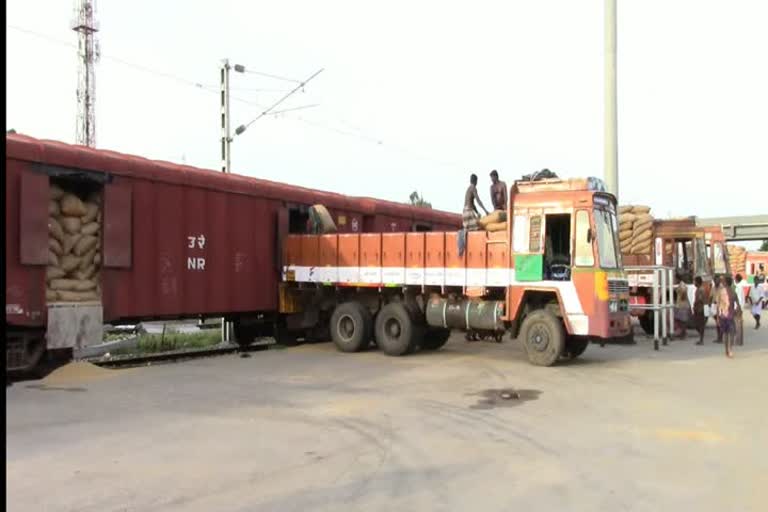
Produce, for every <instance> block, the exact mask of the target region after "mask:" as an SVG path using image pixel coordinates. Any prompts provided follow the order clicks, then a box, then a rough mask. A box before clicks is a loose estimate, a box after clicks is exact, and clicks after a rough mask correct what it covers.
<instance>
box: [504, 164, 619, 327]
mask: <svg viewBox="0 0 768 512" xmlns="http://www.w3.org/2000/svg"><path fill="white" fill-rule="evenodd" d="M510 198H511V199H512V200H511V206H510V215H509V218H510V219H511V220H512V222H511V223H510V232H511V237H510V239H511V241H512V247H511V252H512V254H513V255H514V256H513V258H514V261H513V262H512V263H513V270H512V272H513V276H514V279H513V286H511V287H510V289H509V304H510V307H509V314H510V317H512V316H514V317H516V318H521V316H522V314H521V313H522V312H520V311H517V309H518V308H517V307H516V305H517V304H519V303H520V302H525V300H524V298H523V296H524V295H526V294H527V295H528V296H529V300H530V297H531V296H535V294H538V293H546V292H545V290H551V291H552V292H556V295H557V298H558V303H559V305H560V306H559V307H560V311H559V315H560V316H561V317H562V318H563V322H564V324H565V326H566V329H567V332H568V334H569V336H570V337H572V338H578V337H591V338H596V339H603V340H606V339H615V338H621V337H624V336H626V335H628V334H629V331H630V322H629V313H628V310H629V285H628V282H627V279H626V276H625V275H624V272H623V268H622V258H621V253H620V252H619V240H618V221H617V214H616V200H615V198H614V196H612V195H611V194H608V193H606V192H605V188H604V186H603V184H602V182H601V181H600V180H597V179H594V178H589V179H568V180H560V179H548V180H541V181H531V182H522V181H520V182H517V183H516V184H515V186H514V187H513V189H512V192H511V193H510Z"/></svg>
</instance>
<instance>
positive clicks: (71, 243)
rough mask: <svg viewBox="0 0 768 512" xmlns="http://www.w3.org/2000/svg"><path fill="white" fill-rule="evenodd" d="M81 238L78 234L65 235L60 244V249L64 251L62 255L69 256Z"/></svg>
mask: <svg viewBox="0 0 768 512" xmlns="http://www.w3.org/2000/svg"><path fill="white" fill-rule="evenodd" d="M81 238H83V235H81V234H80V233H77V234H75V235H67V236H65V237H64V243H63V244H62V249H64V254H69V253H71V252H72V249H74V248H75V246H76V245H77V242H79V241H80V239H81Z"/></svg>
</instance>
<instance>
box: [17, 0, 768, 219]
mask: <svg viewBox="0 0 768 512" xmlns="http://www.w3.org/2000/svg"><path fill="white" fill-rule="evenodd" d="M73 4H74V1H70V0H9V1H8V2H7V25H8V31H7V75H6V76H7V82H6V85H7V89H6V90H7V92H6V94H7V96H6V100H7V118H6V127H7V128H14V129H16V130H17V131H18V132H20V133H25V134H28V135H32V136H35V137H39V138H49V139H57V140H61V141H65V142H74V140H75V118H76V116H75V114H76V107H77V104H76V97H75V90H76V87H77V56H76V49H75V45H76V42H77V39H76V34H75V33H74V32H73V31H72V30H71V29H70V28H69V25H70V20H71V18H72V15H73V9H72V7H73ZM97 20H98V22H99V26H100V32H99V36H98V38H99V42H100V46H101V52H102V59H101V61H100V62H99V63H98V64H97V66H96V83H97V94H96V97H97V100H96V102H97V110H96V112H97V114H96V115H97V147H100V148H104V149H111V150H115V151H121V152H125V153H132V154H137V155H142V156H145V157H148V158H153V159H160V160H169V161H173V162H186V163H187V164H189V165H195V166H198V167H203V168H210V169H218V168H219V167H220V162H219V137H220V131H219V103H218V102H219V99H218V94H217V93H216V91H214V92H211V91H207V90H204V89H201V88H199V87H195V86H194V83H200V84H203V85H205V86H210V87H212V88H214V89H215V88H217V87H218V67H219V62H220V60H221V59H222V58H229V59H230V61H231V62H232V63H233V64H234V63H239V64H243V65H245V66H246V67H247V68H248V69H251V70H254V71H260V72H264V73H269V74H274V75H280V76H285V77H289V78H293V79H297V80H300V79H302V78H305V77H307V76H309V75H310V74H312V73H313V72H315V71H316V70H318V69H320V68H324V69H325V71H324V72H323V73H322V74H320V75H319V76H318V77H317V78H316V79H315V80H313V81H312V82H311V83H310V84H308V85H307V87H306V88H305V92H303V93H300V94H297V95H295V96H294V97H291V98H290V99H288V100H287V101H286V102H285V103H284V104H283V105H281V107H280V108H292V107H298V106H303V105H308V104H315V103H318V104H319V106H318V107H314V108H310V109H306V110H300V111H295V112H290V113H285V114H282V115H281V116H278V117H265V118H262V119H260V120H259V121H257V122H256V123H254V124H253V125H252V126H251V127H250V128H249V129H248V130H247V131H246V132H245V133H244V134H242V135H241V136H239V137H236V139H235V142H234V143H233V158H232V167H233V172H236V173H239V174H244V175H249V176H257V177H261V178H266V179H272V180H278V181H283V182H288V183H295V184H299V185H303V186H308V187H316V188H321V189H326V190H332V191H336V192H341V193H345V194H353V195H367V196H374V197H380V198H384V199H390V200H395V201H407V200H408V195H409V193H410V192H411V191H413V190H415V189H416V190H419V191H420V192H421V193H422V194H423V195H424V196H425V198H426V199H427V200H429V201H431V202H432V204H433V206H434V207H436V208H440V209H444V210H449V211H456V212H458V211H460V209H461V204H462V198H463V193H464V189H465V187H466V184H467V181H468V175H469V173H470V172H476V173H477V174H478V175H479V176H480V190H481V192H482V193H483V196H482V199H483V201H484V202H486V203H490V198H489V197H488V193H487V188H488V185H489V183H488V179H489V178H488V173H489V172H490V171H491V170H492V169H498V170H499V173H500V174H501V177H502V179H505V180H507V181H508V182H511V181H512V180H513V179H515V178H517V177H519V176H520V175H522V174H524V173H528V172H531V171H535V170H539V169H542V168H545V167H546V168H549V169H552V170H554V171H556V172H558V173H559V174H560V175H562V176H599V177H602V173H603V148H602V143H603V1H602V0H537V1H535V2H534V1H530V0H526V1H523V0H508V1H506V2H504V1H475V2H471V4H470V3H469V2H446V1H442V2H440V1H431V0H430V1H427V0H420V1H418V2H413V1H411V2H406V1H400V0H389V1H387V2H370V1H363V0H359V1H346V2H345V1H337V0H325V1H322V2H318V1H257V0H242V1H234V0H231V1H226V0H219V1H215V2H212V1H194V0H186V1H181V0H177V1H171V0H164V1H147V0H142V1H138V0H134V1H130V2H126V1H116V0H112V1H107V0H101V1H98V0H97ZM766 26H768V2H765V1H763V0H731V1H727V2H726V1H714V0H642V1H640V0H618V49H619V51H618V98H619V173H620V177H619V181H620V189H619V195H620V202H621V203H640V204H647V205H649V206H651V207H652V209H653V210H652V213H654V214H655V215H656V216H657V217H666V216H668V215H673V216H683V215H699V216H702V217H712V216H727V215H748V214H766V213H768V199H767V197H768V196H766V185H768V64H766V63H767V62H768V30H766V28H765V27H766ZM17 28H21V29H24V30H28V31H32V32H35V33H38V34H40V35H42V36H44V37H46V38H48V39H45V38H43V37H41V36H40V35H32V34H29V33H28V32H22V31H20V30H17ZM67 44H69V45H71V46H67ZM137 66H138V67H141V68H145V69H148V70H149V71H142V70H140V69H138V68H137ZM231 83H232V95H233V96H235V97H237V98H239V99H241V100H245V101H247V102H251V103H258V104H261V105H269V104H271V103H272V102H274V101H276V100H277V99H279V98H280V96H281V95H282V94H283V93H282V92H279V91H287V90H288V89H290V88H292V87H293V84H291V83H290V82H284V81H278V80H274V79H270V78H265V77H262V76H259V75H255V74H237V73H233V74H232V79H231ZM254 89H266V90H264V91H258V90H256V91H255V90H254ZM259 112H260V110H259V108H258V107H257V106H254V105H250V104H247V103H245V102H242V101H233V104H232V112H231V114H232V129H233V130H234V128H235V127H236V126H237V125H239V124H244V123H247V122H248V121H250V120H251V119H253V118H254V117H255V116H256V115H258V113H259Z"/></svg>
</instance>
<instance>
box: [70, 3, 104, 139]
mask: <svg viewBox="0 0 768 512" xmlns="http://www.w3.org/2000/svg"><path fill="white" fill-rule="evenodd" d="M95 10H96V7H95V0H75V12H74V16H73V20H72V30H74V31H75V32H77V33H78V44H77V53H78V67H77V139H76V140H77V143H78V144H83V145H85V146H89V147H94V146H96V74H95V72H94V64H95V63H96V62H98V60H99V43H98V41H97V40H96V32H98V31H99V28H98V24H97V23H96V20H95V19H94V18H95Z"/></svg>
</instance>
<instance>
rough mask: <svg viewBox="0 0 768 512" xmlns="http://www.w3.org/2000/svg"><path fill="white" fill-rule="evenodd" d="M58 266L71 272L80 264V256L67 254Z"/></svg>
mask: <svg viewBox="0 0 768 512" xmlns="http://www.w3.org/2000/svg"><path fill="white" fill-rule="evenodd" d="M56 266H60V267H61V269H62V270H63V271H64V272H67V273H69V272H72V271H73V270H75V269H76V268H78V267H79V266H80V258H78V257H77V256H74V255H72V254H67V255H66V256H64V257H63V258H61V265H56Z"/></svg>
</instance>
